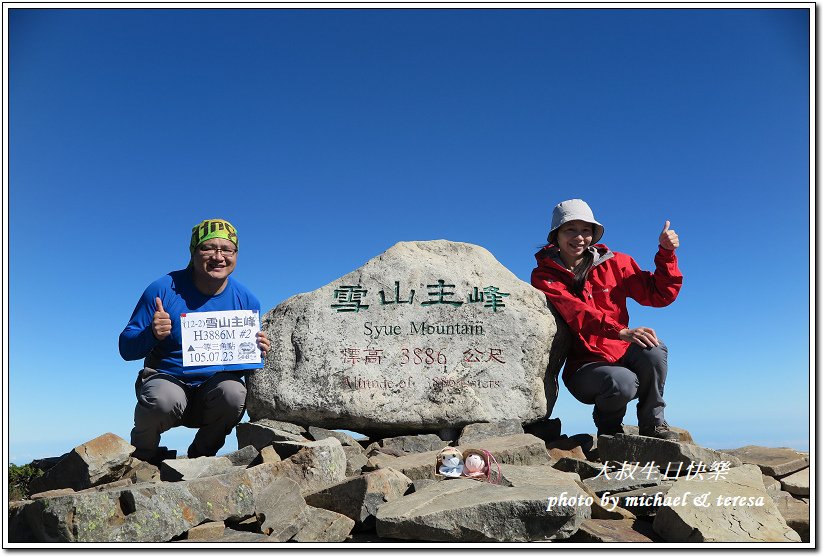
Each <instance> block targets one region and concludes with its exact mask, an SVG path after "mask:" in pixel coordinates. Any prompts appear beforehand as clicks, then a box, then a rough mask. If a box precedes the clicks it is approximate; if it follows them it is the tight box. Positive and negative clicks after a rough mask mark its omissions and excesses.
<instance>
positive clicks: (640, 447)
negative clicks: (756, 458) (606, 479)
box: [598, 434, 741, 478]
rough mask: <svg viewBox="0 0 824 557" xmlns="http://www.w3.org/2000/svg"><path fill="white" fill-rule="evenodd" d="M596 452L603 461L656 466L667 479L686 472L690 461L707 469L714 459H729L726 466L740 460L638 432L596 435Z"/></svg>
mask: <svg viewBox="0 0 824 557" xmlns="http://www.w3.org/2000/svg"><path fill="white" fill-rule="evenodd" d="M598 455H599V457H600V460H601V462H604V463H606V462H609V463H611V464H616V463H617V464H618V465H622V464H623V463H624V462H626V463H636V462H637V463H640V465H641V466H646V465H650V466H657V467H658V468H659V469H660V470H661V471H662V472H663V473H664V474H665V475H666V476H667V477H670V478H671V477H675V476H677V475H684V474H686V473H687V469H688V467H689V465H690V464H693V465H694V466H698V465H699V463H703V464H704V465H705V466H706V468H707V469H709V468H710V466H712V464H713V463H714V462H729V463H730V466H741V461H740V460H739V459H738V458H737V457H735V456H732V455H728V454H725V453H721V452H718V451H714V450H712V449H705V448H703V447H699V446H698V445H693V444H692V443H684V442H681V441H668V440H664V439H656V438H654V437H645V436H641V435H620V434H619V435H615V436H611V435H602V436H600V437H599V438H598ZM694 470H695V469H693V471H694Z"/></svg>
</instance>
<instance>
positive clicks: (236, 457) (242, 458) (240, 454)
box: [223, 445, 260, 466]
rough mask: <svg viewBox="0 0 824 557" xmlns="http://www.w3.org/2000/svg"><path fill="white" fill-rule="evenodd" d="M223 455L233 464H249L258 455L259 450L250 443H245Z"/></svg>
mask: <svg viewBox="0 0 824 557" xmlns="http://www.w3.org/2000/svg"><path fill="white" fill-rule="evenodd" d="M223 456H224V457H226V458H228V459H229V461H230V462H231V463H232V464H234V465H235V466H249V465H250V464H252V463H253V462H255V460H256V459H257V458H258V456H260V451H259V450H258V449H256V448H254V447H253V446H251V445H246V446H244V447H241V448H240V449H238V450H236V451H232V452H231V453H227V454H225V455H223Z"/></svg>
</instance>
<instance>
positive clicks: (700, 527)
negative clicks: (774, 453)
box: [653, 464, 801, 542]
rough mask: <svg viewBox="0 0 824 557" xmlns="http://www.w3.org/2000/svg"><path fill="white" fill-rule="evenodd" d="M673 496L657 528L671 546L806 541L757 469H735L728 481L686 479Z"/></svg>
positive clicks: (673, 489)
mask: <svg viewBox="0 0 824 557" xmlns="http://www.w3.org/2000/svg"><path fill="white" fill-rule="evenodd" d="M667 497H668V498H669V504H668V505H665V506H663V507H661V509H659V510H658V513H657V514H656V515H655V520H654V521H653V528H654V529H655V531H656V532H657V533H658V534H659V535H660V536H661V537H663V538H664V539H665V540H666V541H668V542H793V541H795V542H797V541H801V538H800V537H799V535H798V533H796V532H795V531H794V530H792V529H791V528H790V527H789V526H788V525H787V522H786V521H785V520H784V518H783V517H782V516H781V514H780V512H779V511H778V509H777V508H776V506H775V503H774V502H773V500H772V498H771V497H770V496H769V494H768V493H767V490H766V489H764V482H763V481H762V480H761V471H760V470H759V469H758V467H757V466H755V465H752V464H744V465H742V466H739V467H736V468H731V469H729V470H728V473H727V474H726V477H725V478H724V479H721V478H719V479H717V480H706V479H705V480H687V479H686V478H681V479H679V480H677V481H676V482H675V484H674V485H673V486H672V487H671V488H670V489H669V491H668V492H667ZM696 498H700V499H696Z"/></svg>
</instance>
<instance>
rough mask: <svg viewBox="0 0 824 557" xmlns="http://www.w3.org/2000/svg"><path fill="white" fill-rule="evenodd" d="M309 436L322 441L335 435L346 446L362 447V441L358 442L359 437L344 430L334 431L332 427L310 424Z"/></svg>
mask: <svg viewBox="0 0 824 557" xmlns="http://www.w3.org/2000/svg"><path fill="white" fill-rule="evenodd" d="M307 429H308V432H309V436H310V437H311V438H312V439H314V440H315V441H320V440H321V439H326V438H328V437H334V438H335V439H337V440H338V441H340V444H341V445H343V446H344V447H360V446H361V445H360V443H358V441H357V439H355V438H354V437H352V436H351V435H349V434H348V433H345V432H343V431H334V430H332V429H324V428H322V427H314V426H309V427H308V428H307Z"/></svg>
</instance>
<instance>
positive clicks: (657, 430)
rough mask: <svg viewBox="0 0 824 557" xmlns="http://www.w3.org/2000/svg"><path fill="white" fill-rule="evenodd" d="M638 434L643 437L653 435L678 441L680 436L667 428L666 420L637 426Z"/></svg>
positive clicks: (657, 437)
mask: <svg viewBox="0 0 824 557" xmlns="http://www.w3.org/2000/svg"><path fill="white" fill-rule="evenodd" d="M638 434H639V435H643V436H645V437H655V438H656V439H666V440H667V441H678V440H680V438H681V437H680V436H679V435H678V434H677V433H676V432H674V431H673V430H671V429H670V428H669V425H667V423H666V422H664V423H663V424H657V425H648V426H639V427H638Z"/></svg>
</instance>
